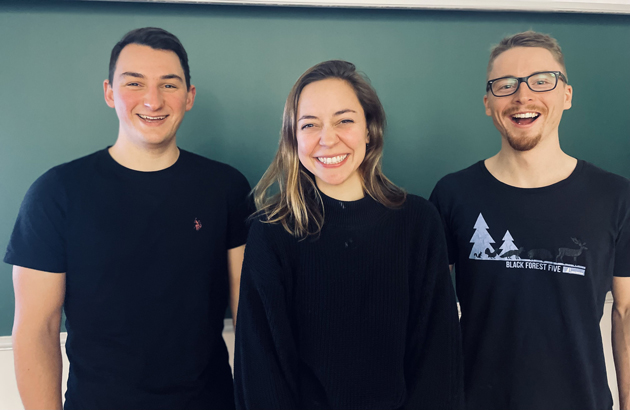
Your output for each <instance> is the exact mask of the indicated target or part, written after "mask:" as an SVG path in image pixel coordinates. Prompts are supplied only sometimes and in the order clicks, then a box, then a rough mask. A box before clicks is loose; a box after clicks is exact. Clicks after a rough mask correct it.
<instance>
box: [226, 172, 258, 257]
mask: <svg viewBox="0 0 630 410" xmlns="http://www.w3.org/2000/svg"><path fill="white" fill-rule="evenodd" d="M229 186H230V191H229V195H228V202H229V203H228V232H227V235H228V237H227V245H228V249H232V248H236V247H238V246H241V245H244V244H245V242H246V241H247V230H248V228H247V227H248V223H247V219H248V218H249V216H250V215H251V214H252V213H254V211H255V210H256V209H255V207H254V201H253V198H252V197H251V195H249V192H250V186H249V182H247V178H245V176H244V175H243V174H241V173H240V172H238V171H236V170H234V175H233V176H232V181H231V183H230V185H229Z"/></svg>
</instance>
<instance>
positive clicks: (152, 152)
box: [109, 137, 179, 172]
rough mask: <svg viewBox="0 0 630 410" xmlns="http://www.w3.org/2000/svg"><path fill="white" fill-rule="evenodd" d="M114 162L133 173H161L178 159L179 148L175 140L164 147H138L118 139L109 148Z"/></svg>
mask: <svg viewBox="0 0 630 410" xmlns="http://www.w3.org/2000/svg"><path fill="white" fill-rule="evenodd" d="M109 154H110V155H111V156H112V158H113V159H114V161H116V162H118V163H119V164H120V165H122V166H124V167H125V168H129V169H133V170H134V171H142V172H153V171H161V170H163V169H166V168H168V167H170V166H171V165H173V164H174V163H175V162H176V161H177V158H179V148H177V145H176V144H175V140H173V142H172V143H171V144H168V145H166V146H157V147H147V146H144V145H143V146H138V145H136V144H133V143H131V142H129V141H127V140H126V139H124V138H120V137H118V140H116V143H115V144H114V145H113V146H112V147H110V148H109Z"/></svg>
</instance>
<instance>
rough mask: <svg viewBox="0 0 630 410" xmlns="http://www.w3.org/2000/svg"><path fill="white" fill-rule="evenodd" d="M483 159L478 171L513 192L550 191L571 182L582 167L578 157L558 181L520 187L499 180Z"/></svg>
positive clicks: (582, 161)
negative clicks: (532, 186)
mask: <svg viewBox="0 0 630 410" xmlns="http://www.w3.org/2000/svg"><path fill="white" fill-rule="evenodd" d="M484 161H485V160H481V161H479V162H478V163H477V165H478V167H479V169H480V171H481V172H482V173H483V174H484V175H485V176H486V177H487V178H488V179H489V180H490V181H491V183H492V184H494V185H495V186H498V187H500V188H501V189H505V190H510V191H513V192H522V193H532V194H534V193H544V192H547V191H552V190H555V189H558V188H562V187H564V186H567V185H569V184H571V183H572V182H573V181H574V180H575V179H576V178H578V176H579V174H580V173H581V172H582V168H583V167H584V160H581V159H578V160H577V164H576V165H575V168H574V169H573V171H571V173H570V174H569V175H568V176H567V177H566V178H565V179H562V180H560V181H558V182H554V183H553V184H551V185H546V186H542V187H535V188H522V187H517V186H514V185H510V184H506V183H505V182H501V181H499V180H498V179H497V178H496V177H495V176H494V175H492V173H491V172H490V171H489V170H488V168H487V167H486V164H485V162H484Z"/></svg>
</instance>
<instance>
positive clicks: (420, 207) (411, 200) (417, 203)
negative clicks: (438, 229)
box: [403, 194, 440, 225]
mask: <svg viewBox="0 0 630 410" xmlns="http://www.w3.org/2000/svg"><path fill="white" fill-rule="evenodd" d="M403 209H405V210H406V213H407V214H408V217H409V218H410V220H412V221H416V222H419V223H421V224H423V225H426V224H427V223H439V221H440V215H439V213H438V211H437V209H436V207H435V205H433V204H432V203H431V202H430V201H428V200H426V199H424V198H423V197H421V196H418V195H414V194H407V199H406V200H405V203H404V205H403Z"/></svg>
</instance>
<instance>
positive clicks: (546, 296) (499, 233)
mask: <svg viewBox="0 0 630 410" xmlns="http://www.w3.org/2000/svg"><path fill="white" fill-rule="evenodd" d="M487 75H488V78H487V79H488V82H487V93H486V95H485V96H484V104H485V107H486V114H487V115H488V116H490V117H492V119H493V121H494V124H495V126H496V127H497V129H498V130H499V132H500V133H501V135H502V145H501V150H500V152H499V153H498V154H497V155H495V156H493V157H491V158H488V159H486V160H485V161H480V162H478V163H477V164H475V165H473V166H471V167H469V168H467V169H464V170H462V171H459V172H456V173H454V174H451V175H448V176H446V177H444V178H443V179H442V180H440V182H438V184H437V185H436V187H435V189H434V191H433V193H432V195H431V200H432V202H433V203H434V204H435V205H436V206H437V208H438V210H439V211H440V213H441V215H442V219H443V222H444V225H445V229H446V237H447V242H448V247H449V259H450V263H451V264H452V265H455V268H456V269H455V270H456V286H457V294H458V297H459V301H460V305H461V327H462V336H463V345H464V377H465V394H466V402H467V409H470V410H512V409H523V410H604V409H611V408H612V405H613V402H612V397H611V393H610V390H609V388H608V383H607V376H606V367H605V362H604V353H603V346H602V338H601V334H600V327H599V322H600V319H601V317H602V313H603V307H604V300H605V297H606V293H607V292H608V291H609V290H611V289H612V291H613V296H614V299H615V302H614V307H613V352H614V355H615V363H616V369H617V379H618V384H619V395H620V404H621V408H622V409H625V408H630V407H628V406H630V353H629V352H630V337H629V336H628V335H630V279H629V278H628V276H630V181H628V180H627V179H625V178H622V177H620V176H618V175H614V174H611V173H608V172H606V171H603V170H601V169H599V168H597V167H595V166H594V165H591V164H589V163H587V162H585V161H582V160H577V159H575V158H572V157H570V156H569V155H567V154H565V153H564V152H563V151H562V150H561V148H560V142H559V136H558V125H559V123H560V119H561V116H562V113H563V111H564V110H567V109H569V108H570V107H571V99H572V95H573V94H572V87H571V86H570V85H568V83H567V75H566V68H565V65H564V60H563V56H562V53H561V50H560V47H559V46H558V43H557V42H556V40H555V39H553V38H551V37H549V36H547V35H543V34H539V33H535V32H532V31H529V32H524V33H519V34H516V35H514V36H511V37H508V38H505V39H503V40H502V41H501V43H500V44H499V45H497V46H496V47H495V48H494V49H493V51H492V53H491V56H490V63H489V65H488V74H487Z"/></svg>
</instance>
